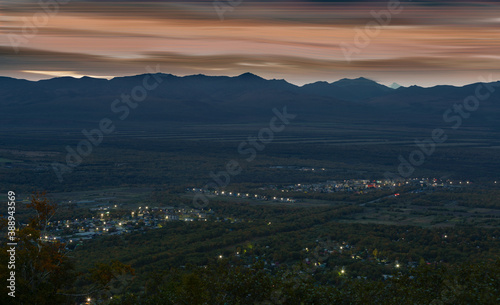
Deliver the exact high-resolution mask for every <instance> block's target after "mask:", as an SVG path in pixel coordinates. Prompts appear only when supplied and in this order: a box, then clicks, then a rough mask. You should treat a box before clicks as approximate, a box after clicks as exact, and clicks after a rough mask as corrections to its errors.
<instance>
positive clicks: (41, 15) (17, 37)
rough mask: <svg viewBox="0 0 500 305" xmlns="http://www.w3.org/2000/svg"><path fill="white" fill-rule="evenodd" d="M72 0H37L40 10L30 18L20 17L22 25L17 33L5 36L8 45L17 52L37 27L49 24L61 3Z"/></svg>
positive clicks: (27, 41)
mask: <svg viewBox="0 0 500 305" xmlns="http://www.w3.org/2000/svg"><path fill="white" fill-rule="evenodd" d="M71 1H72V0H47V1H44V0H39V1H38V6H39V7H40V10H39V11H38V12H36V13H34V14H33V15H32V16H31V17H30V18H28V17H22V18H21V20H22V22H23V25H22V27H21V29H20V33H19V34H14V33H9V34H7V38H8V39H9V42H10V45H11V46H12V48H13V49H14V51H15V52H16V53H19V47H21V46H23V45H27V44H28V43H29V41H30V40H31V39H33V38H35V36H36V35H37V34H38V29H39V28H41V27H44V26H46V25H47V24H49V21H50V18H52V17H54V16H56V15H57V13H59V10H60V7H61V5H65V4H68V3H69V2H71Z"/></svg>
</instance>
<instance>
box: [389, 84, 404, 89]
mask: <svg viewBox="0 0 500 305" xmlns="http://www.w3.org/2000/svg"><path fill="white" fill-rule="evenodd" d="M399 87H401V85H400V84H398V83H392V85H390V86H389V88H392V89H398V88H399Z"/></svg>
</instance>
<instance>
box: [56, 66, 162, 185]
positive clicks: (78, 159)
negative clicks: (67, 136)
mask: <svg viewBox="0 0 500 305" xmlns="http://www.w3.org/2000/svg"><path fill="white" fill-rule="evenodd" d="M146 71H147V72H149V74H146V75H145V76H144V78H143V79H142V84H141V85H137V86H135V87H133V88H132V90H130V93H129V94H122V95H121V96H120V98H118V99H115V100H114V101H113V102H112V103H111V105H110V108H111V112H112V113H114V114H116V115H119V116H118V119H119V120H121V121H123V120H125V119H126V118H128V116H129V115H130V111H131V109H135V108H137V107H138V106H139V103H140V102H143V101H145V100H146V98H147V97H148V92H149V91H151V90H154V89H156V88H157V87H158V85H159V84H160V83H162V82H163V79H162V78H161V75H159V74H158V73H159V72H160V66H159V65H157V66H156V71H154V70H153V69H152V68H151V67H149V66H148V67H146ZM115 128H116V126H115V123H114V121H113V120H112V119H110V118H103V119H101V120H100V121H99V123H98V127H97V128H94V129H92V130H87V129H83V130H82V135H83V137H84V139H82V140H81V141H80V142H78V144H77V145H76V146H75V147H71V146H69V145H67V146H66V152H67V153H66V158H65V161H66V164H62V163H59V162H54V163H52V169H53V170H54V173H55V174H56V176H57V179H58V180H59V182H61V183H62V182H63V181H64V178H63V175H64V174H67V173H71V172H72V171H73V170H74V169H75V168H76V167H77V166H79V165H80V164H81V163H82V162H83V159H84V158H85V157H88V156H89V155H90V154H91V153H92V151H93V150H94V147H97V146H99V145H100V144H101V143H102V141H103V139H104V136H106V135H109V134H111V133H113V132H114V131H115Z"/></svg>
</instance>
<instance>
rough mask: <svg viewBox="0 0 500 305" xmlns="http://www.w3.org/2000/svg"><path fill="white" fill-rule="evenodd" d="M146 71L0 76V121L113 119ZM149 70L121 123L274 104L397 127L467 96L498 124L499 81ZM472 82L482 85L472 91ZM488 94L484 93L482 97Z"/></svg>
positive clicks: (241, 118) (260, 115)
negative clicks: (308, 78)
mask: <svg viewBox="0 0 500 305" xmlns="http://www.w3.org/2000/svg"><path fill="white" fill-rule="evenodd" d="M146 76H147V74H144V75H135V76H128V77H116V78H113V79H110V80H107V79H97V78H90V77H82V78H72V77H59V78H53V79H48V80H40V81H27V80H22V79H14V78H9V77H0V109H1V113H2V116H3V118H2V120H3V124H8V125H9V126H12V127H16V126H19V127H21V126H22V127H36V128H45V127H48V128H59V127H64V128H69V127H75V128H80V127H81V126H87V125H88V124H89V123H93V122H97V121H99V120H100V119H102V118H104V117H109V118H116V117H117V116H118V115H117V114H116V113H114V112H113V111H112V109H111V106H112V104H113V102H114V101H115V100H117V99H120V98H121V96H122V95H123V94H125V95H130V94H131V92H132V90H133V88H134V87H136V86H142V84H143V80H144V78H145V77H146ZM153 76H154V77H155V78H156V79H161V80H162V81H161V83H160V84H159V86H158V87H156V88H155V89H153V90H150V91H147V98H146V99H145V100H144V101H143V102H140V103H138V106H137V107H136V108H133V109H130V116H128V117H127V118H126V120H124V122H125V121H126V122H125V123H124V124H133V125H134V126H137V124H145V125H148V124H155V126H161V124H163V123H174V124H186V123H194V124H195V123H217V124H219V123H245V122H263V121H268V120H269V118H270V117H271V116H272V109H273V108H275V107H276V108H280V109H281V108H282V107H287V109H288V112H290V113H295V114H297V121H298V122H303V123H317V122H331V121H334V120H336V121H342V122H352V123H356V124H367V125H370V124H377V122H384V123H390V124H394V126H395V127H397V126H407V125H412V124H413V126H415V125H418V126H420V125H422V126H424V125H425V126H432V125H438V124H441V125H443V124H447V122H446V121H445V120H444V118H443V115H444V113H445V112H447V111H448V110H449V109H451V111H452V112H450V113H449V115H448V118H449V119H450V121H451V117H452V116H454V115H461V114H460V113H458V112H457V110H456V107H462V108H463V106H460V105H461V104H463V103H464V100H466V99H467V98H468V97H471V96H472V97H479V98H480V99H479V102H480V103H479V105H478V109H477V111H476V110H473V111H468V112H470V116H467V118H466V119H467V120H468V123H469V124H471V125H470V126H479V127H485V128H495V129H497V128H499V126H500V123H499V122H500V121H499V120H498V118H499V114H500V104H499V103H498V101H499V100H500V90H498V89H499V88H500V81H497V82H491V83H488V84H483V85H481V84H479V83H476V84H470V85H466V86H463V87H455V86H435V87H431V88H423V87H418V86H411V87H400V86H399V85H397V84H393V85H392V86H391V87H387V86H384V85H381V84H378V83H377V82H375V81H372V80H369V79H366V78H357V79H341V80H339V81H336V82H333V83H328V82H315V83H311V84H307V85H304V86H296V85H293V84H291V83H288V82H286V81H285V80H277V79H272V80H267V79H264V78H261V77H259V76H257V75H254V74H251V73H244V74H242V75H239V76H236V77H227V76H206V75H191V76H184V77H179V76H175V75H172V74H163V73H158V74H154V75H149V77H150V78H152V77H153ZM478 86H481V88H480V90H479V91H478V92H477V90H478ZM395 88H396V89H395ZM491 91H492V92H491ZM478 94H479V96H478ZM486 95H488V98H484V96H486ZM481 97H483V98H481ZM469 99H470V98H469ZM469 101H472V100H469ZM454 105H458V106H454ZM454 107H455V108H454ZM467 109H469V110H470V109H471V106H469V107H468V108H467ZM448 123H449V122H448ZM449 125H453V124H451V123H450V124H449ZM5 126H7V125H5Z"/></svg>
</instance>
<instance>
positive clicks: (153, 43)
mask: <svg viewBox="0 0 500 305" xmlns="http://www.w3.org/2000/svg"><path fill="white" fill-rule="evenodd" d="M40 3H52V5H47V6H45V7H43V6H42V5H41V4H40ZM54 3H55V5H54ZM147 66H150V67H156V66H159V67H160V70H161V72H163V73H170V74H175V75H192V74H206V75H228V76H235V75H239V74H242V73H244V72H251V73H254V74H257V75H259V76H262V77H264V78H267V79H286V80H287V81H289V82H291V83H294V84H297V85H303V84H306V83H311V82H315V81H328V82H332V81H336V80H338V79H342V78H357V77H366V78H370V79H373V80H375V81H377V82H379V83H383V84H386V85H390V84H392V83H393V82H396V83H398V84H400V85H403V86H409V85H420V86H426V87H428V86H434V85H439V84H450V85H464V84H468V83H474V82H477V81H478V80H479V77H483V78H488V76H489V75H493V76H492V78H493V79H494V80H497V79H500V73H498V71H499V70H500V3H498V2H496V1H474V2H472V1H468V2H467V1H418V0H413V1H396V0H389V1H367V0H365V1H250V0H247V1H245V0H221V1H182V2H179V1H107V0H100V1H97V0H96V1H88V0H87V1H77V0H42V1H41V2H40V1H38V0H37V1H32V0H29V1H27V0H15V1H0V75H1V76H9V77H16V78H24V79H30V80H39V79H46V78H52V77H55V76H73V77H81V76H84V75H86V76H92V77H104V78H112V77H116V76H124V75H135V74H143V73H146V67H147ZM495 75H496V77H495Z"/></svg>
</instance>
